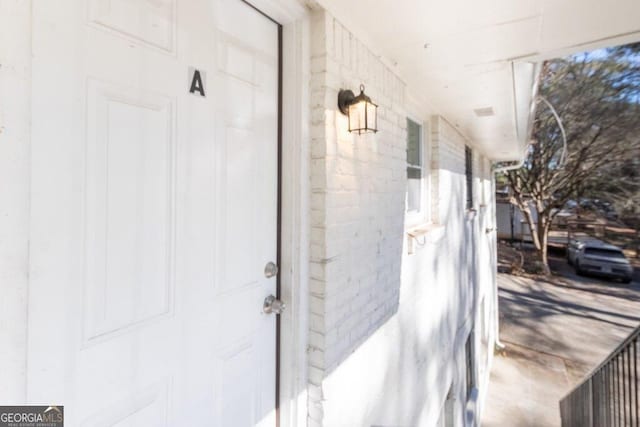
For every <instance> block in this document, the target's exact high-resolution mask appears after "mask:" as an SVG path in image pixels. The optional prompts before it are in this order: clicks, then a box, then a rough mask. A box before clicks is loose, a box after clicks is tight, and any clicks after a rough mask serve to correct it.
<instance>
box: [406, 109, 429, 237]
mask: <svg viewBox="0 0 640 427" xmlns="http://www.w3.org/2000/svg"><path fill="white" fill-rule="evenodd" d="M405 119H406V120H407V132H406V137H405V141H404V143H405V150H406V152H407V153H408V151H409V131H408V128H409V121H411V122H413V123H415V124H416V125H418V126H419V132H418V135H419V138H420V139H419V142H418V148H419V157H420V160H421V162H422V164H421V165H420V172H421V175H420V190H419V195H420V201H419V203H418V205H419V208H418V209H417V210H409V185H408V184H409V176H408V171H409V169H418V166H417V165H412V164H410V163H409V161H408V159H406V157H405V163H406V164H405V175H404V176H405V182H406V184H407V185H406V190H405V226H407V227H414V226H417V225H420V224H424V223H428V222H430V220H431V212H430V209H429V207H430V201H429V197H430V186H431V165H430V161H431V153H430V149H431V144H430V140H429V138H428V134H429V133H428V132H429V125H428V121H427V120H420V119H418V117H417V116H416V115H413V114H407V115H406V117H405Z"/></svg>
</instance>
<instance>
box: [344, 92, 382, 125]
mask: <svg viewBox="0 0 640 427" xmlns="http://www.w3.org/2000/svg"><path fill="white" fill-rule="evenodd" d="M338 108H339V109H340V112H341V113H342V114H344V115H345V116H347V117H348V118H349V132H358V135H360V134H361V133H363V132H374V133H375V132H378V117H377V114H378V106H377V105H376V104H374V103H373V102H371V98H369V97H368V96H367V95H365V94H364V85H360V95H358V96H355V95H354V94H353V92H352V91H350V90H349V89H341V90H340V92H339V93H338Z"/></svg>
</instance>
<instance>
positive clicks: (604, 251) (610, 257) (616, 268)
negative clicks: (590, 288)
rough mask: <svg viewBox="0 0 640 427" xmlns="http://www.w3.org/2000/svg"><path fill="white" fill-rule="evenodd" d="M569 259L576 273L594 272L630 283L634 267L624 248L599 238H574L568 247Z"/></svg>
mask: <svg viewBox="0 0 640 427" xmlns="http://www.w3.org/2000/svg"><path fill="white" fill-rule="evenodd" d="M567 261H568V262H569V264H571V265H573V266H574V268H575V270H576V274H579V275H582V274H594V275H598V276H607V277H612V278H617V279H621V280H622V281H623V282H624V283H630V282H631V278H632V276H633V267H632V266H631V264H630V263H629V260H628V259H627V257H626V256H625V255H624V253H623V252H622V250H621V249H620V248H619V247H617V246H614V245H610V244H608V243H605V242H603V241H601V240H597V239H572V240H571V241H570V242H569V246H568V247H567Z"/></svg>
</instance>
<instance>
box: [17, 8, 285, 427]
mask: <svg viewBox="0 0 640 427" xmlns="http://www.w3.org/2000/svg"><path fill="white" fill-rule="evenodd" d="M33 28H34V34H33V55H34V56H33V94H32V106H33V109H32V115H33V116H32V122H33V133H32V182H31V186H32V196H31V219H30V220H31V238H30V241H31V247H30V289H29V324H28V333H29V350H28V355H27V358H28V373H27V382H28V385H27V386H28V391H27V394H28V400H29V402H31V403H42V404H49V403H51V404H53V403H55V404H59V405H64V406H65V416H66V421H67V424H66V425H69V426H76V425H81V426H111V425H118V426H165V425H175V426H186V425H198V426H200V425H202V426H205V425H211V426H253V425H264V426H272V425H275V389H276V372H275V367H276V317H275V315H274V314H270V315H269V314H264V313H263V311H262V308H263V307H262V305H263V301H264V299H265V297H267V296H268V295H271V294H274V295H275V294H276V286H277V278H276V277H266V275H265V265H266V264H267V263H269V262H276V258H277V232H278V227H277V221H278V210H277V203H278V66H279V65H278V64H279V63H278V55H279V52H278V37H279V35H278V26H277V24H275V23H274V22H272V21H271V20H269V19H268V18H266V17H265V16H263V15H262V14H260V13H259V12H257V11H256V10H254V9H253V8H252V7H250V6H248V5H247V4H245V3H243V2H242V1H240V0H218V1H214V2H212V1H204V0H192V1H188V2H178V1H177V0H159V1H151V0H136V1H132V0H86V1H83V0H59V1H56V2H48V1H42V2H34V5H33ZM192 68H195V69H198V70H200V71H201V74H202V76H203V77H204V92H205V97H202V96H200V95H199V94H192V93H189V88H190V81H189V77H190V76H189V70H190V69H192Z"/></svg>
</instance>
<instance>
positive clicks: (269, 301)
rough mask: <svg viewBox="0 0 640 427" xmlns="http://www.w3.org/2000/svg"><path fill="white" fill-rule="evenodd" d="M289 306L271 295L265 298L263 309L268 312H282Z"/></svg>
mask: <svg viewBox="0 0 640 427" xmlns="http://www.w3.org/2000/svg"><path fill="white" fill-rule="evenodd" d="M286 307H287V306H286V305H285V303H283V302H282V301H280V300H279V299H278V298H276V297H274V296H273V295H269V296H268V297H266V298H265V299H264V304H263V305H262V311H264V312H265V313H267V314H271V313H274V314H281V313H282V312H283V311H284V309H285V308H286Z"/></svg>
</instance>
